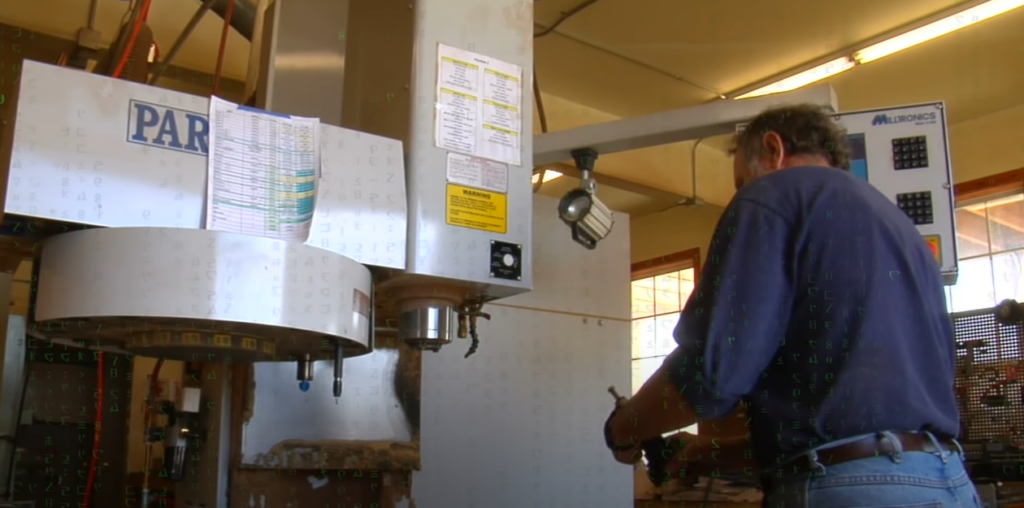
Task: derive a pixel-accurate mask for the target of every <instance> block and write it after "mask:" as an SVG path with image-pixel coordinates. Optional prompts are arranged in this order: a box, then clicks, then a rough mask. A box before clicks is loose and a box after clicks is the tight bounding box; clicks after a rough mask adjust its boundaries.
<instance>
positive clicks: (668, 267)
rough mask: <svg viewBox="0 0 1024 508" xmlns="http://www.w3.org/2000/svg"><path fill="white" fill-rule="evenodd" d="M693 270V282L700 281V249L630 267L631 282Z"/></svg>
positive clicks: (641, 262) (634, 264) (677, 253)
mask: <svg viewBox="0 0 1024 508" xmlns="http://www.w3.org/2000/svg"><path fill="white" fill-rule="evenodd" d="M690 268H693V281H694V283H696V282H697V281H698V280H700V249H699V248H693V249H687V250H683V251H679V252H675V253H672V254H668V255H666V256H660V257H656V258H654V259H648V260H647V261H640V262H638V263H633V264H632V265H630V266H629V274H630V278H629V282H631V283H632V282H636V281H638V280H640V279H647V278H650V277H657V276H659V275H665V274H666V273H672V272H678V271H679V270H688V269H690Z"/></svg>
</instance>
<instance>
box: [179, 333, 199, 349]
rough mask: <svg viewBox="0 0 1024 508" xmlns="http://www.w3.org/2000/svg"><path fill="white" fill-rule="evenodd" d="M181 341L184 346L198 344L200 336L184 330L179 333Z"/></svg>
mask: <svg viewBox="0 0 1024 508" xmlns="http://www.w3.org/2000/svg"><path fill="white" fill-rule="evenodd" d="M181 343H182V344H185V345H186V346H198V345H199V343H200V337H199V334H198V333H195V332H185V333H183V334H181Z"/></svg>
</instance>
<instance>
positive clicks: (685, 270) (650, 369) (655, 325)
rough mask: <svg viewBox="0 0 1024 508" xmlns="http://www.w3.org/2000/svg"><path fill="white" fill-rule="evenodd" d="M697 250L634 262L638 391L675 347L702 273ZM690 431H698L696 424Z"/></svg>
mask: <svg viewBox="0 0 1024 508" xmlns="http://www.w3.org/2000/svg"><path fill="white" fill-rule="evenodd" d="M698 264H699V254H698V250H697V249H691V250H688V251H684V252H679V253H676V254H672V255H670V256H664V257H662V258H659V259H656V260H651V261H647V262H642V263H636V264H634V265H633V286H632V295H631V296H632V306H633V312H632V320H633V354H632V358H633V360H632V361H633V379H632V391H631V393H633V394H635V393H636V392H637V390H639V389H640V387H641V386H643V384H644V382H645V381H647V379H648V378H650V377H651V375H653V374H654V373H655V371H657V370H658V368H659V367H661V364H662V362H663V361H665V357H666V356H668V354H669V353H671V352H672V351H673V350H674V349H675V347H676V342H675V338H674V337H673V336H672V332H673V330H675V327H676V322H678V321H679V313H680V312H681V311H682V310H683V306H684V305H686V300H687V299H689V298H690V293H692V292H693V288H694V285H695V284H696V281H697V277H698V274H699V269H698ZM684 430H685V431H686V432H690V433H693V434H696V433H697V426H696V425H694V426H692V427H689V428H687V429H684Z"/></svg>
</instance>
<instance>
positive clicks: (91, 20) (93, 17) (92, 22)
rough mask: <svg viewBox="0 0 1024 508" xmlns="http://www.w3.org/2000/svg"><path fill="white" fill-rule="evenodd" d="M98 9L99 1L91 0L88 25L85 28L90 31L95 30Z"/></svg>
mask: <svg viewBox="0 0 1024 508" xmlns="http://www.w3.org/2000/svg"><path fill="white" fill-rule="evenodd" d="M99 9H100V0H92V2H90V3H89V23H88V24H87V25H85V26H87V27H89V29H90V30H92V29H94V28H96V12H97V11H99Z"/></svg>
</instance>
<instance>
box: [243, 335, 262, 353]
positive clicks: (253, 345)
mask: <svg viewBox="0 0 1024 508" xmlns="http://www.w3.org/2000/svg"><path fill="white" fill-rule="evenodd" d="M259 347H260V345H259V342H257V341H256V339H254V338H252V337H242V349H248V350H249V351H256V350H257V349H259Z"/></svg>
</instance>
